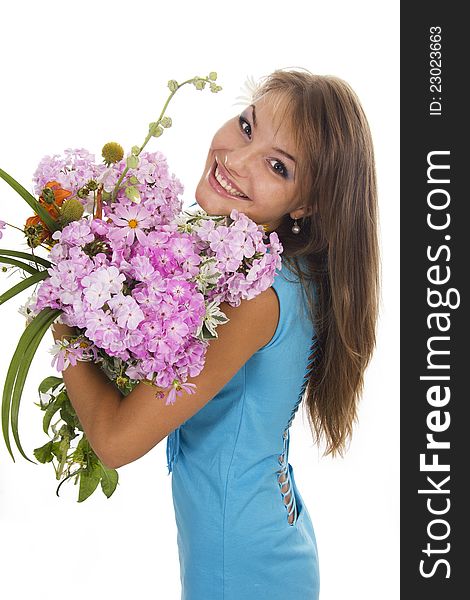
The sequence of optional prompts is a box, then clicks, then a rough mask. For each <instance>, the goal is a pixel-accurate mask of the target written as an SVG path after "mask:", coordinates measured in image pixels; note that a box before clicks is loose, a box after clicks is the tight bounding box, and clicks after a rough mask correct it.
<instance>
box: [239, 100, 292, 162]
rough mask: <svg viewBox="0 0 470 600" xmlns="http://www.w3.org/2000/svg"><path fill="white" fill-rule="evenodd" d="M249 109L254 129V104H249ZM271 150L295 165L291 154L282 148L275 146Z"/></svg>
mask: <svg viewBox="0 0 470 600" xmlns="http://www.w3.org/2000/svg"><path fill="white" fill-rule="evenodd" d="M250 107H251V109H252V117H253V126H254V127H255V128H256V109H255V105H254V104H250ZM273 150H276V152H279V153H280V154H282V155H284V156H285V157H286V158H289V159H290V160H291V161H292V162H293V163H295V158H294V157H293V156H292V154H289V153H288V152H286V151H285V150H283V149H282V148H277V147H276V146H273Z"/></svg>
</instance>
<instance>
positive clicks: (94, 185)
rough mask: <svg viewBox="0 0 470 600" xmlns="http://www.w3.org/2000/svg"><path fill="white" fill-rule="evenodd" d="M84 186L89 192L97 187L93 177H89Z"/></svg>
mask: <svg viewBox="0 0 470 600" xmlns="http://www.w3.org/2000/svg"><path fill="white" fill-rule="evenodd" d="M86 186H87V188H88V189H89V190H90V192H94V191H95V190H97V189H98V183H97V182H96V181H95V180H94V179H90V181H89V182H88V183H87V184H86Z"/></svg>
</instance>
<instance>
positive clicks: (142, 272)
mask: <svg viewBox="0 0 470 600" xmlns="http://www.w3.org/2000/svg"><path fill="white" fill-rule="evenodd" d="M129 262H130V264H131V265H132V266H133V267H134V269H133V272H132V273H131V275H132V276H133V278H134V279H137V280H138V281H143V282H148V281H151V280H152V279H153V275H154V273H155V269H154V267H153V265H152V263H151V262H150V258H149V257H148V256H134V257H133V258H131V259H130V261H129Z"/></svg>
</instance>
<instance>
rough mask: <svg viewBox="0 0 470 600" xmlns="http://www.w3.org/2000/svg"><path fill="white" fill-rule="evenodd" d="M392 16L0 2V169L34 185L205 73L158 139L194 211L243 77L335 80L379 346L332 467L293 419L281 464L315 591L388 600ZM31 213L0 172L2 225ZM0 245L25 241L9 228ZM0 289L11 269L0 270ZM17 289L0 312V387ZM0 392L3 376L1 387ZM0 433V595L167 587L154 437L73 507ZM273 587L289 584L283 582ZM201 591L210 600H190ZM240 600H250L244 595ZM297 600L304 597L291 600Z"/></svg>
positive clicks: (164, 593)
mask: <svg viewBox="0 0 470 600" xmlns="http://www.w3.org/2000/svg"><path fill="white" fill-rule="evenodd" d="M398 21H399V8H398V2H387V3H379V2H373V1H372V0H371V1H363V0H356V1H355V2H348V1H343V0H341V1H340V0H333V1H331V2H328V3H327V2H314V1H311V0H309V1H300V0H290V2H280V1H277V0H271V1H270V2H253V1H249V2H247V1H246V0H240V1H238V2H226V3H219V2H208V1H199V2H177V1H174V2H172V3H169V2H168V3H158V2H156V1H153V2H145V1H143V0H132V2H122V1H120V0H113V1H112V2H111V1H109V0H105V1H101V2H96V1H94V2H91V1H90V0H82V1H81V2H80V3H79V2H76V3H68V2H67V3H64V2H59V1H51V0H43V1H42V2H33V1H30V2H24V1H23V2H21V1H18V2H16V3H15V4H13V3H8V5H7V8H5V7H4V8H3V10H2V23H1V25H0V56H1V57H2V61H1V62H2V70H1V74H0V76H1V81H2V92H1V96H0V98H1V99H0V103H1V111H0V135H1V144H0V167H1V168H3V169H4V170H5V171H7V172H8V173H10V174H11V175H12V176H13V177H15V178H16V179H17V180H18V181H20V182H22V183H23V185H25V187H27V188H28V189H30V190H32V183H31V178H32V174H33V172H34V170H35V169H36V166H37V164H38V162H39V160H40V159H41V158H42V156H43V155H45V154H54V153H62V152H63V150H64V149H65V148H67V147H75V148H78V147H85V148H87V149H88V150H90V151H91V152H94V153H95V154H96V155H97V157H99V155H100V152H101V147H102V145H103V144H104V143H105V142H107V141H110V140H115V141H119V142H120V143H121V144H122V145H123V146H124V147H125V149H126V150H129V149H130V147H131V146H132V145H134V144H140V143H142V141H143V139H144V137H145V135H146V132H147V125H148V123H149V122H150V121H153V120H154V119H155V118H156V117H157V115H158V114H159V112H160V110H161V107H162V105H163V102H164V101H165V99H166V96H167V89H166V83H167V80H168V79H173V78H174V79H177V80H180V81H182V80H184V79H187V78H190V77H193V76H194V75H201V76H202V75H207V74H208V73H209V71H212V70H215V71H217V72H218V73H219V81H218V83H220V84H221V85H222V86H223V87H224V91H223V92H220V93H219V94H211V93H210V92H209V91H208V90H204V91H203V92H199V91H196V90H195V89H194V88H193V87H189V86H188V87H187V88H183V89H182V90H181V91H180V92H178V94H177V96H176V97H175V99H174V101H173V102H172V104H171V105H170V109H169V111H168V114H169V115H170V116H172V117H173V123H174V126H173V128H172V129H170V130H169V131H167V132H166V133H165V134H164V136H163V137H161V138H160V139H158V140H155V139H153V140H152V141H151V142H150V144H149V146H148V147H147V148H148V149H149V150H151V151H152V150H157V149H160V150H162V151H163V152H165V154H166V155H167V157H168V160H169V165H170V170H171V171H173V172H175V173H176V174H177V175H178V177H179V178H180V179H181V180H182V181H183V183H184V184H185V194H184V199H185V202H186V203H187V204H190V203H192V201H193V194H194V189H195V186H196V183H197V181H198V180H199V177H200V175H201V173H202V169H203V166H204V163H205V159H206V154H207V150H208V145H209V142H210V140H211V137H212V134H213V133H214V132H215V130H216V129H217V128H218V127H219V126H220V125H221V124H222V123H223V122H225V120H227V119H228V118H230V117H232V116H233V115H234V114H236V113H237V112H238V111H239V110H240V109H239V107H238V106H237V105H235V104H234V103H235V102H236V97H237V96H238V95H239V94H240V93H241V88H242V86H243V83H244V81H245V80H246V78H247V77H248V76H251V77H254V78H255V79H256V78H257V77H260V76H262V75H264V74H267V73H269V72H271V71H272V70H274V69H276V68H279V67H294V66H301V67H305V68H307V69H309V70H310V71H312V72H316V73H320V74H333V75H337V76H339V77H342V78H343V79H346V80H347V81H348V82H349V83H350V84H351V85H352V87H353V88H354V89H355V90H356V92H357V94H358V95H359V97H360V99H361V100H362V103H363V106H364V109H365V111H366V114H367V116H368V119H369V122H370V126H371V129H372V134H373V137H374V141H375V151H376V160H377V171H378V181H379V192H380V225H381V247H382V269H383V287H382V302H381V318H380V323H379V330H378V345H377V350H376V352H375V355H374V358H373V361H372V363H371V365H370V367H369V368H368V371H367V374H366V382H365V393H364V396H363V399H362V402H361V408H360V421H359V425H358V426H357V427H356V430H355V434H354V438H353V442H352V444H351V446H350V449H349V452H348V453H347V455H346V457H345V458H343V459H340V458H338V459H334V460H332V459H329V458H328V459H326V458H322V457H321V456H320V453H319V452H318V450H317V449H316V448H315V447H314V446H313V443H312V439H311V437H310V431H309V429H308V425H307V419H306V416H305V415H304V414H303V413H302V412H300V411H299V413H298V414H297V417H296V419H295V420H294V422H293V425H292V429H291V445H290V457H289V461H290V463H291V464H292V465H293V466H294V469H295V477H296V482H297V486H298V488H299V490H300V492H301V494H302V497H303V499H304V502H305V504H306V505H307V508H308V510H309V512H310V515H311V517H312V520H313V523H314V527H315V530H316V535H317V542H318V547H319V553H320V569H321V600H345V599H346V598H347V599H348V600H369V599H370V600H377V599H378V598H380V600H395V599H397V598H398V596H399V592H398V581H399V560H398V541H399V538H398V518H399V515H398V494H399V480H398V459H399V449H398V447H399V430H398V423H399V404H398V403H399V375H400V373H399V272H398V265H399V196H398V176H399V172H398V156H399V154H398V144H399V138H398V127H399V111H398V106H399V103H398V100H399V88H398V59H399V45H398V44H399V30H398ZM30 213H31V211H30V209H29V208H28V207H27V206H26V204H25V203H24V202H23V201H22V200H19V199H18V198H17V197H16V195H15V193H14V192H13V191H12V190H10V188H9V187H8V186H7V185H6V184H5V183H4V182H0V219H3V220H5V221H8V222H10V223H13V224H16V225H17V226H20V227H21V226H22V225H23V223H24V221H25V219H26V218H27V217H28V216H30ZM0 245H1V246H2V247H9V248H15V249H23V250H24V249H25V247H24V242H23V238H22V234H21V233H20V232H18V231H15V230H12V229H10V228H8V230H7V231H6V232H4V239H2V241H1V242H0ZM0 276H1V277H2V280H1V281H0V291H4V290H5V289H7V288H9V287H11V285H13V283H15V282H16V281H18V280H19V274H18V273H17V274H16V275H13V276H11V277H9V278H6V277H5V275H0ZM27 295H28V292H23V293H22V295H21V296H17V297H16V299H14V300H12V301H10V302H8V303H7V304H5V305H3V306H2V307H1V309H0V310H1V312H0V315H1V324H2V327H1V334H2V350H1V353H0V380H1V381H3V380H4V377H5V374H6V371H7V368H8V365H9V362H10V359H11V356H12V354H13V352H14V350H15V348H16V343H17V340H18V339H19V336H20V334H21V332H22V330H23V327H24V318H23V317H22V316H21V315H20V314H19V313H18V312H17V309H18V307H19V305H20V304H22V303H24V302H25V301H26V298H27ZM51 345H52V335H46V337H45V338H44V339H43V341H42V344H41V346H40V347H39V350H38V352H37V354H36V358H35V360H34V363H33V365H32V369H31V371H30V375H29V378H28V382H27V386H26V389H25V392H24V394H23V400H22V407H21V412H20V436H21V440H22V442H23V446H24V448H25V450H26V452H27V453H28V454H29V456H32V450H33V449H34V448H35V447H37V446H40V445H42V444H43V443H45V442H46V441H47V440H46V438H45V436H44V434H43V433H42V431H41V419H42V413H41V411H40V410H39V409H38V408H37V407H36V406H34V404H33V403H34V402H37V400H38V399H37V393H36V390H37V385H38V383H39V381H41V380H42V379H43V378H44V377H45V376H47V375H49V374H55V372H54V371H55V370H54V369H53V368H51V367H50V360H51V357H50V355H49V354H48V349H49V348H50V346H51ZM0 386H1V387H3V383H2V384H0ZM16 456H17V459H16V463H13V461H12V460H11V458H10V456H9V455H8V453H7V451H6V448H5V446H4V444H3V440H0V572H1V573H2V574H1V586H2V591H3V592H4V593H5V597H6V598H8V599H9V600H18V599H21V600H22V599H26V598H30V597H34V598H35V600H45V599H46V598H47V599H49V598H50V597H57V596H58V595H59V593H60V594H61V596H62V597H64V598H68V599H69V600H75V599H77V600H78V599H79V598H80V599H82V598H91V599H94V598H99V597H108V598H113V599H116V600H124V599H126V600H127V599H128V598H129V597H130V596H133V597H137V598H139V599H140V600H147V599H151V598H168V599H169V600H173V599H175V600H178V599H179V594H180V583H179V564H178V555H177V545H176V528H175V523H174V515H173V505H172V498H171V480H170V477H171V476H167V469H166V456H165V443H164V442H163V443H161V444H160V445H159V446H157V447H156V448H154V449H153V450H152V451H151V452H150V453H148V454H147V455H146V456H145V457H143V458H142V459H140V460H138V461H136V462H134V463H131V464H130V465H127V466H125V467H122V468H121V469H120V470H119V473H120V482H121V483H120V485H119V487H118V490H117V492H116V493H115V495H114V496H112V497H111V499H109V500H108V499H106V498H105V496H104V495H103V494H102V493H101V492H99V491H98V492H96V493H95V494H94V496H93V497H92V498H90V499H89V500H87V501H86V502H85V503H83V504H78V503H77V502H76V498H77V493H78V487H75V486H74V485H73V483H72V482H69V483H68V484H65V485H64V486H63V487H62V493H61V497H60V498H57V497H56V495H55V488H56V482H55V479H54V475H53V468H52V466H51V465H33V464H31V463H28V462H26V461H25V460H24V459H23V458H22V457H21V456H20V455H19V453H18V452H16ZM284 593H285V594H286V595H288V594H289V589H288V588H285V589H284ZM201 600H216V599H201ZM247 600H256V599H247ZM295 600H303V599H295Z"/></svg>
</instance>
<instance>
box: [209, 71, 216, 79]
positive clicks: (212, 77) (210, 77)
mask: <svg viewBox="0 0 470 600" xmlns="http://www.w3.org/2000/svg"><path fill="white" fill-rule="evenodd" d="M209 79H210V80H211V81H215V80H216V79H217V73H216V72H215V71H211V72H210V73H209Z"/></svg>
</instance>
